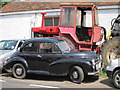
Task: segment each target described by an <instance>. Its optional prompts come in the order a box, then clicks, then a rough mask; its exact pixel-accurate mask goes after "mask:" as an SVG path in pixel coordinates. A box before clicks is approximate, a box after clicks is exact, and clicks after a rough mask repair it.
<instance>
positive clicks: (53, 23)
mask: <svg viewBox="0 0 120 90" xmlns="http://www.w3.org/2000/svg"><path fill="white" fill-rule="evenodd" d="M55 18H58V24H59V16H45V19H52V26H55ZM44 26H45V23H44ZM57 26H58V25H57Z"/></svg>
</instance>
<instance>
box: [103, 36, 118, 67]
mask: <svg viewBox="0 0 120 90" xmlns="http://www.w3.org/2000/svg"><path fill="white" fill-rule="evenodd" d="M116 58H120V37H113V38H112V39H111V40H109V41H107V43H105V44H104V46H103V49H102V59H103V62H104V65H105V67H106V66H107V65H108V64H110V62H111V60H114V59H116Z"/></svg>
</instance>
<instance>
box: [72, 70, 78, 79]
mask: <svg viewBox="0 0 120 90" xmlns="http://www.w3.org/2000/svg"><path fill="white" fill-rule="evenodd" d="M72 76H73V78H75V79H77V78H78V73H77V71H74V72H73V75H72Z"/></svg>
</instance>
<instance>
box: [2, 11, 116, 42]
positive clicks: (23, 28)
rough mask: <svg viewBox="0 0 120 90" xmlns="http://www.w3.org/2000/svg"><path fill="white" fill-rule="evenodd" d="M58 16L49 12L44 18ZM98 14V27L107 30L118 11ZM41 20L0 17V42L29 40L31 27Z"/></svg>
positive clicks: (27, 16)
mask: <svg viewBox="0 0 120 90" xmlns="http://www.w3.org/2000/svg"><path fill="white" fill-rule="evenodd" d="M59 14H60V13H59V12H54V13H53V12H51V13H50V12H49V13H47V15H46V16H51V15H52V16H55V15H59ZM98 14H99V26H102V27H105V29H106V30H109V29H110V28H111V20H112V19H113V18H116V17H117V16H118V9H108V10H98ZM41 18H42V17H41V14H18V15H4V16H0V40H5V39H29V38H31V27H40V26H41V20H42V19H41ZM88 23H89V22H88Z"/></svg>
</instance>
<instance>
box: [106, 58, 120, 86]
mask: <svg viewBox="0 0 120 90" xmlns="http://www.w3.org/2000/svg"><path fill="white" fill-rule="evenodd" d="M106 73H107V76H108V77H109V78H110V79H111V80H112V82H113V84H114V85H115V87H116V88H120V58H117V59H114V60H112V61H111V63H110V64H109V65H108V66H107V67H106Z"/></svg>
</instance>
